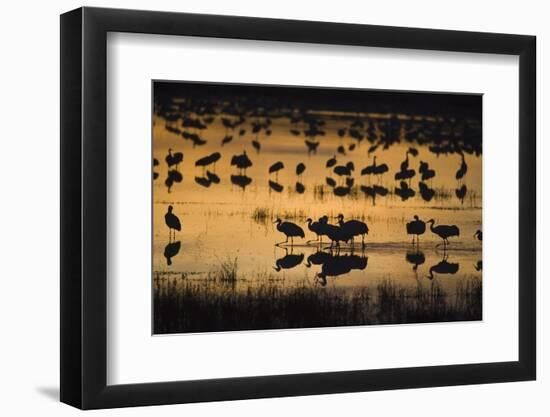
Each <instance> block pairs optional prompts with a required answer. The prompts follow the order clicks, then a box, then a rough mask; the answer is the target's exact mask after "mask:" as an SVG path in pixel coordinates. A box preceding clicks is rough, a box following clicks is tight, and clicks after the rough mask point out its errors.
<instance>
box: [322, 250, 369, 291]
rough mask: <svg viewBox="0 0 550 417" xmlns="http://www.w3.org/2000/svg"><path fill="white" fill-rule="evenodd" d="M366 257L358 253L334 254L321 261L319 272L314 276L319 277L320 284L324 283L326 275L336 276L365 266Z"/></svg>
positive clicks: (366, 262)
mask: <svg viewBox="0 0 550 417" xmlns="http://www.w3.org/2000/svg"><path fill="white" fill-rule="evenodd" d="M367 264H368V258H367V257H361V256H358V255H343V256H341V255H334V256H330V257H329V258H327V259H326V260H325V262H323V266H322V267H321V272H319V273H318V274H317V275H316V277H317V278H320V279H321V282H320V283H321V285H323V286H324V285H326V278H327V277H337V276H340V275H345V274H348V273H350V272H351V271H352V270H353V269H357V270H363V269H365V268H366V267H367Z"/></svg>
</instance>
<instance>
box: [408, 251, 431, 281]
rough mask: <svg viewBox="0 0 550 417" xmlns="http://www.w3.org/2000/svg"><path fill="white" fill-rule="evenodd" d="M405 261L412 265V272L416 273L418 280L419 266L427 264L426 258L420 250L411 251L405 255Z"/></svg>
mask: <svg viewBox="0 0 550 417" xmlns="http://www.w3.org/2000/svg"><path fill="white" fill-rule="evenodd" d="M405 260H406V261H407V262H408V263H410V264H412V266H413V267H412V270H413V272H414V276H415V279H416V280H418V266H419V265H422V264H423V263H424V262H426V256H425V255H424V253H423V252H422V251H420V250H418V249H417V250H414V251H409V252H407V254H406V255H405Z"/></svg>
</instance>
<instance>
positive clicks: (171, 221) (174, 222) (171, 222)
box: [164, 206, 181, 235]
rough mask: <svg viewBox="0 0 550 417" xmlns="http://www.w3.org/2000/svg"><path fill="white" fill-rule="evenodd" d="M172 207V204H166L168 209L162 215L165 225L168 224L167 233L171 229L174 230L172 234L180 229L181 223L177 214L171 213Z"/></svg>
mask: <svg viewBox="0 0 550 417" xmlns="http://www.w3.org/2000/svg"><path fill="white" fill-rule="evenodd" d="M173 210H174V208H173V207H172V206H168V211H167V212H166V214H165V215H164V222H165V223H166V226H168V233H169V235H170V234H171V232H172V230H173V231H174V235H175V233H176V230H177V231H178V232H179V231H181V223H180V219H179V218H178V216H176V215H175V214H174V213H173Z"/></svg>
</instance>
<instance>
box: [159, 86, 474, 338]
mask: <svg viewBox="0 0 550 417" xmlns="http://www.w3.org/2000/svg"><path fill="white" fill-rule="evenodd" d="M152 89H153V103H152V130H153V131H152V161H151V162H152V183H153V186H152V188H153V191H152V207H153V210H152V212H153V219H152V233H153V250H152V257H153V260H152V265H153V266H152V291H153V294H152V298H153V312H152V314H153V320H152V323H153V329H152V331H153V334H174V333H200V332H224V331H243V330H270V329H296V328H321V327H336V326H364V325H385V324H393V325H397V324H409V323H437V322H454V321H476V320H482V318H483V315H482V312H483V310H482V298H483V297H482V287H483V285H482V236H483V232H482V230H483V228H482V207H483V204H482V197H483V194H482V190H483V186H482V95H477V94H458V93H445V92H404V91H391V90H387V91H386V90H362V89H340V88H338V89H337V88H318V87H303V86H296V87H291V86H275V85H273V86H272V85H246V84H224V83H198V82H185V81H157V80H155V81H153V82H152Z"/></svg>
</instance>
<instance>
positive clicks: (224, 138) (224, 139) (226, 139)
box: [222, 135, 233, 146]
mask: <svg viewBox="0 0 550 417" xmlns="http://www.w3.org/2000/svg"><path fill="white" fill-rule="evenodd" d="M232 140H233V136H230V135H225V136H224V137H223V139H222V146H224V145H227V144H228V143H229V142H231V141H232Z"/></svg>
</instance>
